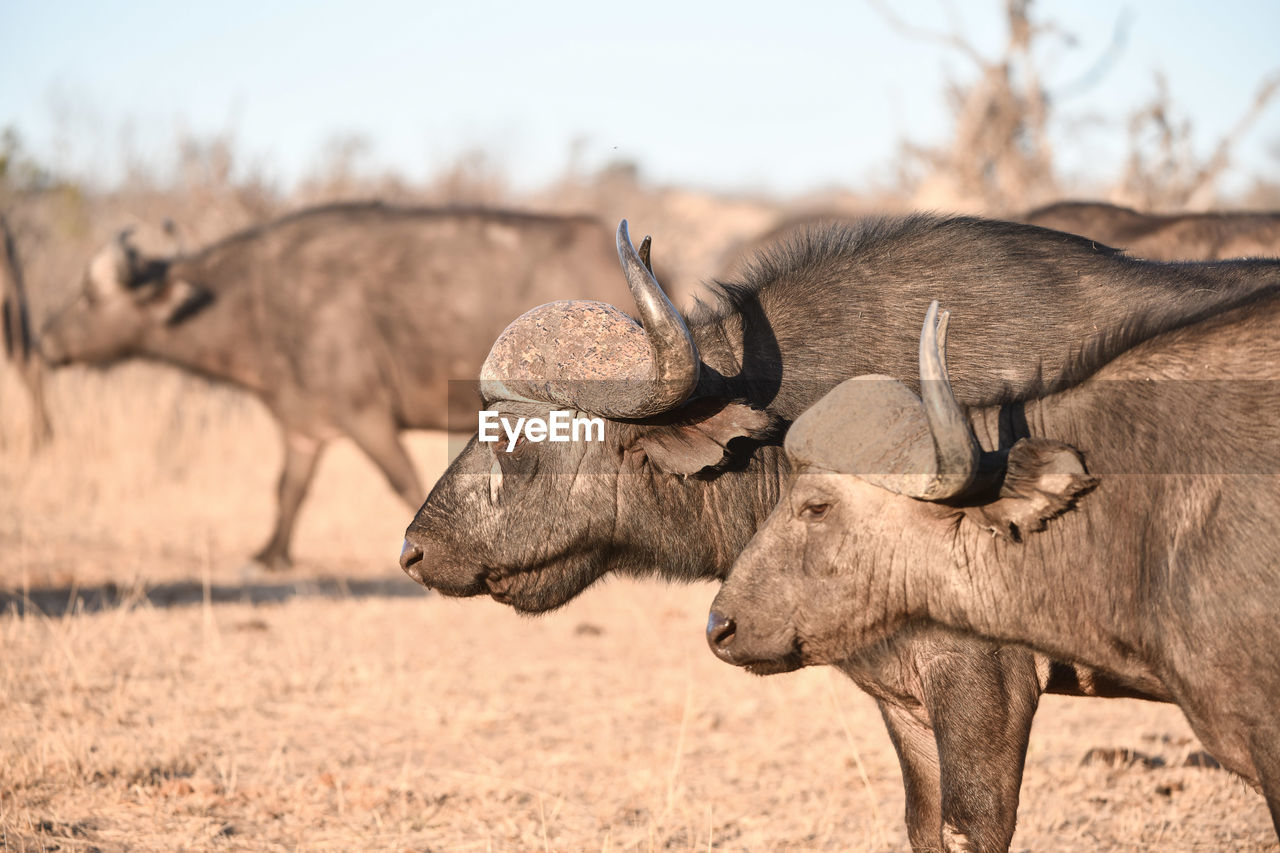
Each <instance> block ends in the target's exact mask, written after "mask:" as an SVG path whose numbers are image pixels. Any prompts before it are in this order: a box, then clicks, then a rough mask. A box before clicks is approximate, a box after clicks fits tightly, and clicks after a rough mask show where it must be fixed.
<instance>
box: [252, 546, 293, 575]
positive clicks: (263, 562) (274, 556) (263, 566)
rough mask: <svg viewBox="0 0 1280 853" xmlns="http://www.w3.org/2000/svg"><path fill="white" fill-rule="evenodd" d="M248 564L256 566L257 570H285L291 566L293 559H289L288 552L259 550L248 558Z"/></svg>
mask: <svg viewBox="0 0 1280 853" xmlns="http://www.w3.org/2000/svg"><path fill="white" fill-rule="evenodd" d="M249 565H250V566H256V567H257V568H258V570H259V571H266V572H285V571H288V570H289V569H291V568H293V560H291V559H289V555H288V554H281V553H279V552H273V551H259V552H258V553H257V554H254V555H253V557H251V558H250V562H249Z"/></svg>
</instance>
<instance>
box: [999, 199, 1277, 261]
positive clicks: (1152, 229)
mask: <svg viewBox="0 0 1280 853" xmlns="http://www.w3.org/2000/svg"><path fill="white" fill-rule="evenodd" d="M1022 221H1024V222H1028V223H1030V224H1032V225H1039V226H1040V227H1042V228H1052V229H1054V230H1055V231H1066V232H1067V233H1070V234H1080V235H1082V236H1085V237H1089V238H1090V239H1093V240H1097V241H1099V242H1102V243H1106V244H1107V245H1108V246H1117V247H1119V248H1121V249H1124V250H1125V251H1126V252H1128V253H1129V254H1131V255H1135V256H1137V257H1141V258H1150V259H1151V260H1154V261H1214V260H1222V259H1225V258H1245V257H1267V258H1276V257H1280V213H1247V212H1243V211H1240V212H1237V211H1231V212H1224V213H1171V214H1156V213H1139V212H1138V211H1136V210H1131V209H1129V208H1127V207H1119V206H1117V205H1114V204H1105V203H1103V202H1094V201H1060V202H1058V203H1056V204H1051V205H1048V206H1046V207H1041V208H1038V209H1036V210H1033V211H1031V212H1030V213H1028V214H1027V215H1026V216H1024V217H1023V220H1022Z"/></svg>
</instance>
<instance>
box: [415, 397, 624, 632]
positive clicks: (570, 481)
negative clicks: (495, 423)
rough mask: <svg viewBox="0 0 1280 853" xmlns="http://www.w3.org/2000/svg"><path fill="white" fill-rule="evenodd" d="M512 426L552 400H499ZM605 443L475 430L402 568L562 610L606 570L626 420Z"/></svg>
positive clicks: (519, 604)
mask: <svg viewBox="0 0 1280 853" xmlns="http://www.w3.org/2000/svg"><path fill="white" fill-rule="evenodd" d="M496 410H497V411H498V412H499V415H500V416H501V417H502V418H504V419H506V420H507V422H508V423H509V424H515V423H516V422H517V419H518V418H520V417H524V418H532V417H541V418H549V417H550V411H551V407H550V406H541V405H538V404H530V403H503V404H498V405H497V406H496ZM604 423H605V431H604V440H603V441H595V440H592V441H586V440H579V441H567V442H550V441H545V440H544V441H540V442H535V441H531V440H529V439H527V438H525V439H524V440H522V441H520V442H519V443H518V444H517V446H515V447H514V448H513V449H512V450H510V451H508V450H507V447H508V444H509V439H508V437H507V436H506V435H505V434H504V433H503V431H502V429H501V428H499V430H498V433H499V435H500V438H499V440H498V441H494V442H481V441H479V440H478V436H472V438H471V441H470V442H468V443H467V446H466V449H465V450H463V452H462V453H461V454H460V455H459V456H458V458H457V459H455V460H454V461H453V464H451V465H450V466H449V469H448V470H447V471H446V472H445V474H444V476H443V477H441V478H440V480H439V482H437V483H436V485H435V488H433V489H432V490H431V494H430V496H428V498H427V502H426V503H425V504H424V505H423V506H422V509H420V510H419V511H418V514H417V516H416V517H415V518H414V520H413V522H412V523H411V524H410V525H409V528H408V530H407V531H406V533H405V540H406V545H405V548H406V555H407V554H408V552H409V550H410V549H413V548H417V549H419V553H420V554H421V558H420V559H416V560H414V559H412V558H410V557H408V556H406V555H402V558H401V565H402V567H403V568H404V570H405V571H406V572H407V573H408V574H409V576H410V577H412V578H413V579H414V580H416V581H418V582H419V583H421V584H423V585H425V586H427V587H430V588H432V589H435V590H438V591H440V592H442V593H444V594H445V595H453V596H471V595H484V594H488V595H492V596H493V598H494V599H496V600H498V601H500V602H503V603H505V604H509V605H511V606H512V607H514V608H516V609H517V610H521V611H525V612H541V611H544V610H550V609H552V608H555V607H559V606H560V605H561V604H564V603H565V602H567V601H568V600H569V599H571V598H573V597H574V596H575V595H577V594H578V593H579V592H581V591H582V590H584V589H586V588H587V587H588V586H590V585H591V584H592V583H594V582H595V581H596V580H597V579H598V578H599V577H600V576H601V575H602V574H603V573H604V571H605V565H606V561H607V556H608V545H609V543H610V542H612V541H613V537H614V529H615V523H616V520H617V513H618V507H617V502H616V501H617V493H616V489H617V484H618V476H619V471H620V468H621V466H622V464H623V455H624V454H623V451H622V450H621V445H620V441H619V437H618V435H617V432H618V428H619V427H618V425H617V424H614V423H612V422H610V421H607V420H606V421H605V422H604Z"/></svg>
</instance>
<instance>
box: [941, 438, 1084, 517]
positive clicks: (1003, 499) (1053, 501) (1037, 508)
mask: <svg viewBox="0 0 1280 853" xmlns="http://www.w3.org/2000/svg"><path fill="white" fill-rule="evenodd" d="M1098 482H1099V479H1098V478H1097V477H1094V476H1092V475H1090V474H1088V473H1086V472H1085V470H1084V462H1083V460H1082V459H1081V458H1080V453H1079V452H1078V451H1077V450H1076V449H1075V448H1074V447H1071V446H1070V445H1068V444H1063V443H1062V442H1060V441H1052V440H1050V439H1046V438H1024V439H1022V440H1020V441H1019V442H1018V443H1017V444H1015V445H1014V446H1013V447H1011V448H1010V449H1009V458H1008V462H1007V464H1006V467H1005V475H1004V482H1003V484H1002V485H1001V486H1000V494H999V496H998V497H997V498H996V499H995V500H994V501H992V502H991V503H988V504H984V505H982V506H977V507H971V508H970V509H968V510H967V512H968V513H969V514H970V517H972V518H973V519H974V520H975V521H976V522H977V523H978V524H980V525H982V526H983V527H985V528H987V529H989V530H990V531H991V532H992V533H993V534H995V535H997V536H1003V537H1004V538H1006V539H1009V540H1010V541H1013V542H1018V541H1021V539H1022V537H1023V535H1024V534H1027V533H1035V532H1037V531H1040V530H1044V528H1045V524H1046V523H1048V521H1049V519H1051V518H1055V517H1056V516H1059V515H1061V514H1062V513H1064V512H1066V511H1067V510H1068V509H1070V508H1071V507H1072V505H1073V504H1074V503H1075V501H1076V499H1077V498H1079V497H1080V496H1081V495H1083V494H1084V493H1085V492H1088V491H1089V490H1090V489H1092V488H1093V487H1094V486H1096V485H1098Z"/></svg>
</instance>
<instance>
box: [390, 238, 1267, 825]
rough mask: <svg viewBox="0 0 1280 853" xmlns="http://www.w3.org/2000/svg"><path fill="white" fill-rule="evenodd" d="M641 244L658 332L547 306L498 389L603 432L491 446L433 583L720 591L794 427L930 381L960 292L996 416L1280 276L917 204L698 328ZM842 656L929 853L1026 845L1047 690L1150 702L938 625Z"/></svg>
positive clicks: (519, 411) (643, 282)
mask: <svg viewBox="0 0 1280 853" xmlns="http://www.w3.org/2000/svg"><path fill="white" fill-rule="evenodd" d="M618 249H619V254H620V256H621V258H622V261H623V267H624V270H625V272H626V278H627V282H628V285H629V286H630V287H631V290H632V293H633V295H634V297H635V300H636V304H637V307H638V308H639V314H640V318H641V321H642V323H643V328H642V327H641V326H640V325H637V324H635V323H634V322H632V321H631V320H629V319H628V318H626V317H625V316H624V315H622V313H621V312H620V311H618V310H617V309H615V308H613V307H611V306H608V305H602V304H600V303H592V302H577V301H574V302H567V303H559V304H553V305H548V306H543V307H541V308H539V309H536V310H535V311H531V312H529V313H528V314H526V315H524V316H523V317H521V318H519V319H518V320H516V321H515V322H514V323H512V325H511V326H509V327H508V328H507V330H506V331H505V332H504V333H503V335H502V336H501V337H500V338H499V339H498V341H497V342H496V343H495V344H494V347H493V350H492V351H491V352H490V354H489V357H488V359H487V360H486V362H485V366H484V368H483V369H482V382H481V391H482V396H483V397H484V403H485V406H486V408H487V409H491V410H496V411H498V412H500V413H502V414H503V415H504V416H507V417H511V418H519V417H530V416H534V415H537V416H540V417H543V418H545V417H547V415H548V411H549V410H573V411H579V412H587V413H593V414H596V415H600V416H603V417H604V418H605V419H606V420H605V434H604V440H603V441H600V442H578V443H558V444H552V443H549V442H529V441H526V442H523V443H520V444H518V445H517V446H515V447H514V449H513V450H512V451H511V452H507V451H506V450H505V449H504V448H505V445H501V446H500V445H498V444H496V443H485V442H480V441H478V440H477V439H476V437H473V438H472V439H471V441H470V443H469V444H468V445H467V447H466V449H465V450H464V451H463V452H462V453H461V454H460V455H459V456H458V458H457V459H455V460H454V462H453V463H452V464H451V465H450V467H449V469H448V470H447V471H446V472H445V474H444V476H443V477H442V478H441V479H440V481H439V482H437V483H436V485H435V487H434V488H433V490H432V492H431V494H430V496H429V497H428V499H427V502H426V503H425V504H424V505H423V507H422V509H421V510H420V511H419V512H418V514H417V517H416V518H414V520H413V522H412V523H411V524H410V525H409V528H408V530H407V532H406V539H405V544H404V549H403V551H402V553H401V560H400V562H401V566H402V567H403V568H404V570H405V571H406V572H407V573H408V574H409V575H410V576H411V577H413V578H414V579H415V580H417V581H419V582H420V583H422V584H424V585H426V586H428V587H431V588H433V589H437V590H439V591H441V592H443V593H445V594H448V595H455V596H469V595H482V594H488V595H490V596H492V597H493V598H495V599H496V600H498V601H501V602H505V603H507V604H510V605H511V606H512V607H514V608H516V609H518V610H521V611H525V612H538V611H544V610H548V609H551V608H554V607H558V606H560V605H562V604H564V603H565V602H567V601H569V600H570V599H572V598H573V597H574V596H576V595H577V594H579V593H580V592H582V591H583V590H584V589H586V588H587V587H588V586H590V585H591V584H592V583H594V582H595V581H596V580H598V579H599V578H600V577H602V576H604V575H605V574H606V573H608V572H611V571H618V572H623V573H630V574H646V573H657V574H660V575H661V576H663V577H667V578H671V579H696V578H717V579H723V578H724V577H725V576H726V575H727V573H728V571H729V568H730V567H731V565H732V564H733V560H734V558H735V557H736V556H737V554H738V553H739V552H740V551H741V549H742V548H743V547H744V546H745V545H746V543H747V542H748V541H749V540H750V538H751V535H752V534H753V533H754V532H755V530H756V528H757V527H758V526H759V525H760V524H761V523H762V522H763V520H764V518H765V517H766V516H767V515H768V513H769V511H770V510H771V509H772V508H773V505H774V504H775V503H776V501H777V499H778V496H779V494H780V489H781V485H782V483H783V482H784V481H785V479H786V476H787V473H788V463H787V462H786V458H785V455H784V454H783V453H782V450H781V447H780V446H779V445H780V443H781V436H782V435H783V433H784V431H785V429H786V427H787V426H788V425H789V423H790V422H791V421H792V420H793V419H794V418H796V417H797V416H799V415H800V413H801V412H802V411H804V410H805V409H806V408H808V407H809V406H810V405H811V404H812V403H813V402H814V401H816V400H817V399H818V398H819V397H821V396H822V395H823V394H825V393H826V392H827V391H828V390H830V388H832V387H833V386H835V385H836V384H837V383H838V382H840V381H841V380H843V379H846V378H849V377H851V376H857V375H859V374H863V373H867V372H870V371H874V370H879V371H883V372H888V373H891V374H894V375H898V376H904V377H910V376H914V374H915V370H916V359H915V351H916V344H917V339H918V331H917V330H918V325H917V323H918V321H916V320H908V319H907V318H908V317H913V316H915V317H918V316H919V315H920V314H921V313H923V311H924V309H925V306H926V305H927V304H928V301H929V299H931V298H932V297H933V294H935V293H936V292H938V291H939V290H942V291H945V292H946V293H947V294H948V298H949V299H950V300H952V302H953V303H954V304H956V305H957V306H960V305H963V306H965V308H966V309H967V310H968V312H969V314H967V315H966V316H972V317H973V318H974V319H973V320H972V321H970V322H966V324H965V325H964V326H963V327H962V328H958V329H956V331H955V337H956V341H957V344H958V352H957V362H958V366H959V367H960V370H959V371H958V375H959V377H960V380H959V382H958V383H957V392H958V394H959V396H960V399H961V400H962V401H964V402H966V403H969V404H974V405H977V404H985V403H994V402H1002V401H1016V400H1020V399H1025V398H1027V397H1031V396H1036V395H1038V394H1040V393H1042V392H1043V391H1044V390H1045V389H1049V388H1056V387H1058V386H1059V385H1060V384H1062V383H1064V382H1068V381H1071V380H1074V379H1077V378H1079V377H1080V376H1083V375H1085V374H1087V373H1088V372H1089V371H1090V370H1092V369H1093V368H1095V367H1097V366H1099V365H1101V364H1104V363H1106V361H1107V360H1109V359H1110V358H1111V357H1112V356H1114V355H1115V354H1117V353H1119V352H1122V351H1124V350H1125V349H1127V348H1128V347H1129V346H1131V345H1132V344H1133V343H1134V342H1135V341H1138V340H1142V339H1144V338H1146V337H1149V336H1151V335H1153V334H1156V333H1158V332H1160V331H1163V330H1166V329H1170V328H1175V327H1178V326H1181V325H1183V324H1185V323H1188V322H1191V321H1193V320H1196V319H1199V318H1201V317H1203V316H1206V315H1208V314H1210V313H1213V312H1215V311H1217V310H1220V309H1221V308H1222V307H1224V306H1226V305H1230V304H1234V303H1235V302H1237V301H1239V300H1240V299H1242V298H1245V296H1246V295H1247V294H1249V293H1251V292H1255V291H1258V290H1262V289H1275V288H1276V287H1277V286H1278V285H1280V261H1274V262H1268V261H1240V262H1229V263H1219V264H1156V263H1150V262H1145V261H1139V260H1134V259H1131V258H1128V257H1126V256H1124V255H1123V254H1121V253H1119V252H1117V251H1115V250H1112V249H1108V248H1106V247H1102V246H1099V245H1097V244H1095V243H1092V242H1090V241H1088V240H1085V239H1082V238H1079V237H1075V236H1071V235H1067V234H1061V233H1058V232H1054V231H1046V230H1043V229H1040V228H1034V227H1031V226H1027V225H1018V224H1013V223H1005V222H995V221H988V220H980V219H972V218H965V217H953V218H938V217H932V216H922V215H917V216H912V217H908V218H905V219H876V220H868V221H866V222H864V223H862V224H859V225H849V224H841V225H835V226H831V227H829V228H825V229H818V230H816V231H813V232H810V233H808V234H807V235H805V236H804V237H803V238H801V239H797V240H796V241H794V242H791V243H789V244H785V245H782V246H780V247H776V248H775V249H774V250H772V251H770V252H767V253H765V254H764V255H763V256H761V257H760V258H759V259H758V260H757V262H756V264H755V265H754V267H753V268H752V270H751V272H750V273H749V275H748V276H747V280H746V281H744V282H741V283H737V284H725V285H721V286H720V287H718V288H717V289H716V290H715V292H714V295H713V297H712V304H710V305H700V306H699V307H698V308H697V309H696V310H695V311H694V312H693V313H692V314H691V316H690V317H689V318H688V319H687V321H686V319H685V318H683V317H682V316H680V315H679V314H678V313H677V312H676V311H675V310H674V309H673V308H672V307H671V305H670V303H669V302H668V301H667V300H666V298H665V297H664V296H663V294H662V289H661V287H660V286H659V285H658V283H657V282H656V281H655V280H654V278H653V276H652V275H651V273H650V271H649V270H648V269H647V267H646V263H645V261H644V260H643V259H642V258H641V257H640V256H638V255H637V253H636V251H635V250H634V249H633V248H632V246H631V242H630V240H629V239H628V238H627V234H626V228H625V223H623V227H620V228H619V234H618ZM939 659H945V660H946V661H947V665H946V667H945V672H944V671H942V668H940V667H938V666H937V665H936V661H937V660H939ZM842 667H843V669H844V670H845V672H847V673H848V674H849V675H851V676H852V677H853V678H854V679H855V680H856V681H857V683H858V684H859V685H860V686H861V687H863V688H864V689H866V690H867V691H868V692H870V693H871V694H872V695H873V696H874V697H875V698H876V699H877V701H878V702H879V704H880V708H881V710H882V712H883V714H884V717H885V720H886V723H887V724H888V726H889V730H890V734H891V736H892V738H893V741H894V745H895V747H896V748H897V750H898V754H899V758H900V760H901V762H902V766H903V777H904V782H905V784H906V788H907V822H908V827H909V832H910V836H911V841H912V844H913V845H914V846H915V847H917V848H919V849H926V848H930V847H936V845H937V844H938V842H939V838H940V833H941V831H942V826H943V819H944V815H945V820H946V822H947V824H948V825H950V826H953V827H959V828H960V829H961V830H962V831H963V832H965V833H966V834H968V835H969V836H970V837H971V838H977V839H980V840H984V841H985V843H984V846H982V847H981V848H980V849H996V848H998V847H1000V846H1001V845H1003V846H1007V845H1008V841H1009V838H1010V837H1011V836H1012V834H1013V829H1014V821H1015V817H1016V807H1017V798H1018V787H1019V783H1020V781H1021V773H1022V760H1023V753H1024V750H1025V746H1026V739H1027V733H1028V730H1029V727H1030V722H1031V716H1032V713H1033V712H1034V709H1035V704H1036V700H1037V698H1038V697H1039V695H1040V693H1041V690H1042V689H1044V688H1045V687H1046V686H1047V687H1048V688H1049V689H1053V690H1062V691H1068V692H1080V691H1083V692H1089V693H1098V694H1104V693H1109V692H1124V691H1127V690H1131V689H1132V686H1131V685H1123V684H1113V683H1109V682H1097V681H1093V680H1091V679H1090V678H1089V677H1088V676H1087V674H1086V675H1085V676H1084V677H1081V676H1080V675H1079V674H1078V673H1077V671H1076V670H1074V669H1073V668H1071V667H1059V668H1056V669H1055V670H1054V671H1053V672H1052V673H1050V674H1048V675H1045V676H1044V677H1043V678H1042V677H1041V674H1040V673H1038V672H1037V670H1036V662H1035V659H1034V658H1033V657H1032V655H1031V654H1030V652H1027V651H1025V650H1023V649H1021V648H1016V647H999V646H994V645H992V644H989V643H987V642H985V641H982V640H978V639H973V638H968V637H964V636H960V635H952V634H947V633H940V632H935V633H931V634H929V635H928V636H927V637H926V636H922V637H918V638H914V639H911V640H902V639H899V640H895V641H894V642H892V643H887V644H885V645H884V646H883V647H882V648H880V649H879V650H878V651H877V652H875V653H869V654H867V655H864V656H861V657H859V658H858V659H856V660H852V661H846V662H845V663H844V664H842ZM1142 686H1144V685H1137V687H1142ZM941 707H946V708H947V709H948V715H947V717H946V719H942V718H941V717H939V716H938V715H937V709H939V708H941ZM974 731H979V732H981V733H982V734H981V736H980V737H979V738H977V739H976V742H980V743H982V744H983V749H981V750H975V749H974V747H973V744H974V742H975V738H973V736H972V733H973V732H974ZM935 737H936V742H935ZM940 774H941V781H940Z"/></svg>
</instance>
